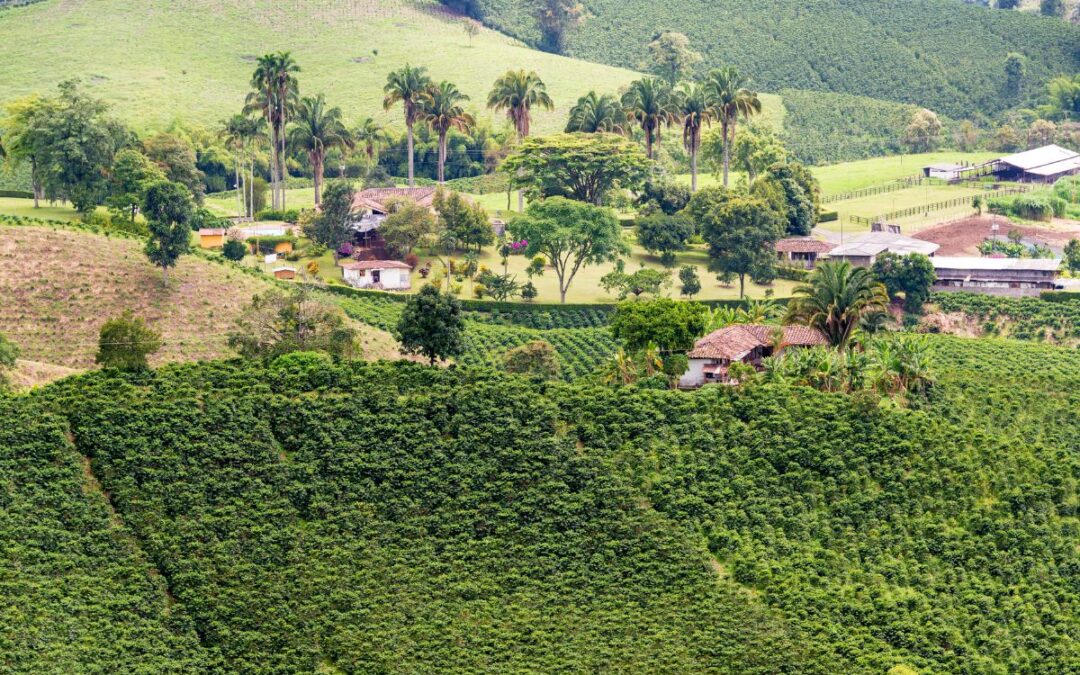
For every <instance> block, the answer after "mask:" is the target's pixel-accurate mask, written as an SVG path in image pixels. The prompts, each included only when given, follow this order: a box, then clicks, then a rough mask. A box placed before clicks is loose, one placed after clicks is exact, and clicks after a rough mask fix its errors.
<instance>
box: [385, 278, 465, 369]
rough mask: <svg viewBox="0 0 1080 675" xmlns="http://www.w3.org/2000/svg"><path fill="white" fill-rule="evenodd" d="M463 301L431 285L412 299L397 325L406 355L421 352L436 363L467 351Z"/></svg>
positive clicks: (430, 362)
mask: <svg viewBox="0 0 1080 675" xmlns="http://www.w3.org/2000/svg"><path fill="white" fill-rule="evenodd" d="M464 333H465V326H464V322H463V320H462V317H461V303H460V302H458V300H457V298H455V297H454V296H452V295H450V294H449V293H443V292H442V291H440V290H439V288H438V287H436V286H432V285H431V284H428V285H426V286H424V287H423V288H421V289H420V292H419V293H417V294H416V295H414V296H412V297H411V298H409V300H408V302H406V303H405V308H404V309H403V310H402V312H401V318H400V319H399V320H398V324H397V335H396V337H397V339H398V341H399V342H400V343H401V351H402V352H403V353H405V354H420V355H422V356H424V357H425V358H426V359H427V360H428V363H429V364H431V365H435V362H436V361H438V360H439V359H448V358H450V357H453V356H457V355H459V354H461V353H462V352H464V351H465V340H464Z"/></svg>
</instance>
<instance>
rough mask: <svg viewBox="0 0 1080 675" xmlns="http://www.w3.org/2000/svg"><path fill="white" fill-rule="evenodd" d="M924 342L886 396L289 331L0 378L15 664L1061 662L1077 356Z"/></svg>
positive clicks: (738, 668)
mask: <svg viewBox="0 0 1080 675" xmlns="http://www.w3.org/2000/svg"><path fill="white" fill-rule="evenodd" d="M931 339H932V344H933V346H934V349H935V354H936V360H935V365H934V374H935V376H936V379H937V384H936V385H934V387H933V389H932V390H931V392H930V394H929V396H927V397H926V398H917V399H915V400H912V401H911V404H910V407H909V408H906V409H905V408H900V407H898V406H896V405H893V404H892V403H891V402H888V401H886V402H884V403H883V404H880V405H878V404H877V403H876V402H875V401H874V400H873V399H872V398H870V397H866V396H849V395H844V394H824V393H820V392H817V391H814V390H810V389H805V388H800V387H789V386H786V385H782V384H775V383H774V384H767V383H766V384H758V385H754V386H750V387H747V388H744V389H737V388H729V387H710V388H707V389H704V390H701V391H698V392H672V391H655V390H644V389H637V388H634V387H617V388H608V387H599V386H595V385H590V384H546V385H545V384H534V383H529V382H526V381H524V380H520V379H516V378H509V377H506V376H501V375H497V374H494V373H491V372H488V371H480V370H470V369H465V368H459V369H454V370H447V369H439V368H426V367H422V366H418V365H416V364H408V363H398V364H390V363H378V364H361V363H355V364H336V365H335V364H332V363H330V362H329V360H327V359H324V358H322V357H318V356H316V355H304V354H294V355H290V356H287V357H283V358H282V359H279V360H278V361H276V362H274V363H273V364H270V365H269V366H266V365H262V364H255V363H241V362H237V361H233V362H229V363H203V364H198V365H186V366H170V367H166V368H164V369H162V370H159V371H157V372H155V373H146V374H139V375H128V376H121V375H115V374H113V375H109V374H106V373H94V374H90V375H86V376H82V377H79V378H76V379H72V380H66V381H64V382H61V383H58V384H54V385H50V386H48V387H46V388H44V389H42V390H39V391H37V392H35V393H34V394H33V395H31V396H29V397H21V398H16V399H3V398H0V409H2V410H3V414H2V415H0V484H3V485H5V486H7V487H6V488H5V491H4V492H3V493H2V494H3V499H2V500H0V535H2V536H0V542H4V544H3V545H2V546H3V548H2V550H3V553H4V556H5V559H6V560H9V561H14V564H13V565H11V566H9V567H8V568H7V572H6V573H5V575H3V576H0V588H2V589H3V591H4V593H5V597H7V598H11V599H13V600H14V601H13V602H7V603H3V605H0V620H2V622H3V625H4V626H5V628H7V629H8V630H5V631H4V632H3V633H2V634H0V648H2V653H3V655H4V656H3V659H4V661H3V663H4V665H5V670H7V671H9V672H13V673H29V672H41V671H42V669H43V667H44V669H45V670H53V671H57V672H60V671H67V670H72V669H74V665H73V664H78V666H79V668H81V669H83V670H87V671H97V672H119V671H129V670H135V669H136V665H138V666H139V670H140V672H146V673H164V672H208V671H212V672H325V673H338V672H385V673H429V672H430V673H435V672H471V673H481V672H494V671H497V672H505V673H526V672H551V671H554V670H565V671H568V672H576V671H588V672H596V671H604V672H715V673H739V674H747V673H750V674H753V673H776V672H790V673H796V672H797V673H809V674H813V673H822V674H824V673H840V672H842V673H849V674H852V675H864V674H865V675H881V674H882V673H886V672H889V671H890V669H891V668H894V667H896V666H901V665H903V666H906V667H907V668H910V669H912V670H913V671H914V672H925V673H931V672H934V673H938V672H941V673H945V672H950V673H951V672H965V673H1003V672H1024V673H1034V674H1037V675H1058V674H1060V673H1066V672H1076V669H1077V668H1078V667H1080V640H1078V628H1080V626H1078V625H1077V621H1076V617H1077V612H1078V610H1080V591H1078V588H1080V586H1078V583H1080V576H1078V575H1080V557H1078V552H1077V549H1076V546H1075V537H1076V519H1077V498H1076V495H1077V475H1078V472H1080V460H1078V459H1077V454H1076V450H1077V447H1076V438H1077V434H1078V432H1080V427H1078V424H1080V423H1078V420H1077V417H1076V415H1075V414H1074V413H1075V410H1076V407H1077V406H1078V405H1080V400H1078V394H1077V393H1076V392H1077V391H1078V389H1077V385H1078V384H1080V353H1078V352H1076V351H1075V350H1069V349H1062V348H1056V347H1049V346H1045V345H1032V344H1023V343H1017V342H1008V341H1002V340H960V339H956V338H948V337H944V336H934V337H932V338H931ZM20 608H32V610H33V611H28V610H27V609H20ZM903 672H907V671H903Z"/></svg>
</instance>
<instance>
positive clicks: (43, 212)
mask: <svg viewBox="0 0 1080 675" xmlns="http://www.w3.org/2000/svg"><path fill="white" fill-rule="evenodd" d="M0 213H3V214H5V215H9V216H22V217H24V218H43V219H45V220H76V219H77V218H78V217H79V214H78V213H77V212H76V211H75V209H73V208H71V206H70V205H68V204H66V203H64V204H52V205H50V204H49V203H48V202H41V207H40V208H37V209H35V208H34V201H33V200H32V199H15V198H12V197H0Z"/></svg>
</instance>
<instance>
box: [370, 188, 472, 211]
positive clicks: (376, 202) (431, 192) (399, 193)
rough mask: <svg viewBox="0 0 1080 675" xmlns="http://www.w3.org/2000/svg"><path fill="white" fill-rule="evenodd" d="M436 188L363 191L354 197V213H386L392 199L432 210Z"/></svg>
mask: <svg viewBox="0 0 1080 675" xmlns="http://www.w3.org/2000/svg"><path fill="white" fill-rule="evenodd" d="M435 189H436V188H435V187H434V186H432V185H425V186H420V187H392V188H368V189H367V190H361V191H360V192H357V193H356V196H354V197H353V203H352V208H353V210H354V211H361V210H362V211H370V212H374V213H386V211H387V206H386V202H388V201H390V200H391V199H401V198H405V199H411V200H412V201H414V202H416V203H417V204H419V205H420V206H426V207H428V208H431V204H432V202H434V201H435ZM461 198H462V199H464V200H465V201H466V202H468V203H469V204H472V200H471V199H470V198H469V197H466V196H465V195H461Z"/></svg>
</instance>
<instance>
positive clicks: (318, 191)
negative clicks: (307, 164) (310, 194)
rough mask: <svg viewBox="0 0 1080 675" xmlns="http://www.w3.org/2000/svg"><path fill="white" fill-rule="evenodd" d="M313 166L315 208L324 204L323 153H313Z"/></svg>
mask: <svg viewBox="0 0 1080 675" xmlns="http://www.w3.org/2000/svg"><path fill="white" fill-rule="evenodd" d="M310 159H311V168H312V171H313V173H314V174H315V208H319V205H320V204H322V197H321V195H322V182H323V156H322V154H321V153H317V152H316V153H312V154H311V157H310Z"/></svg>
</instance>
